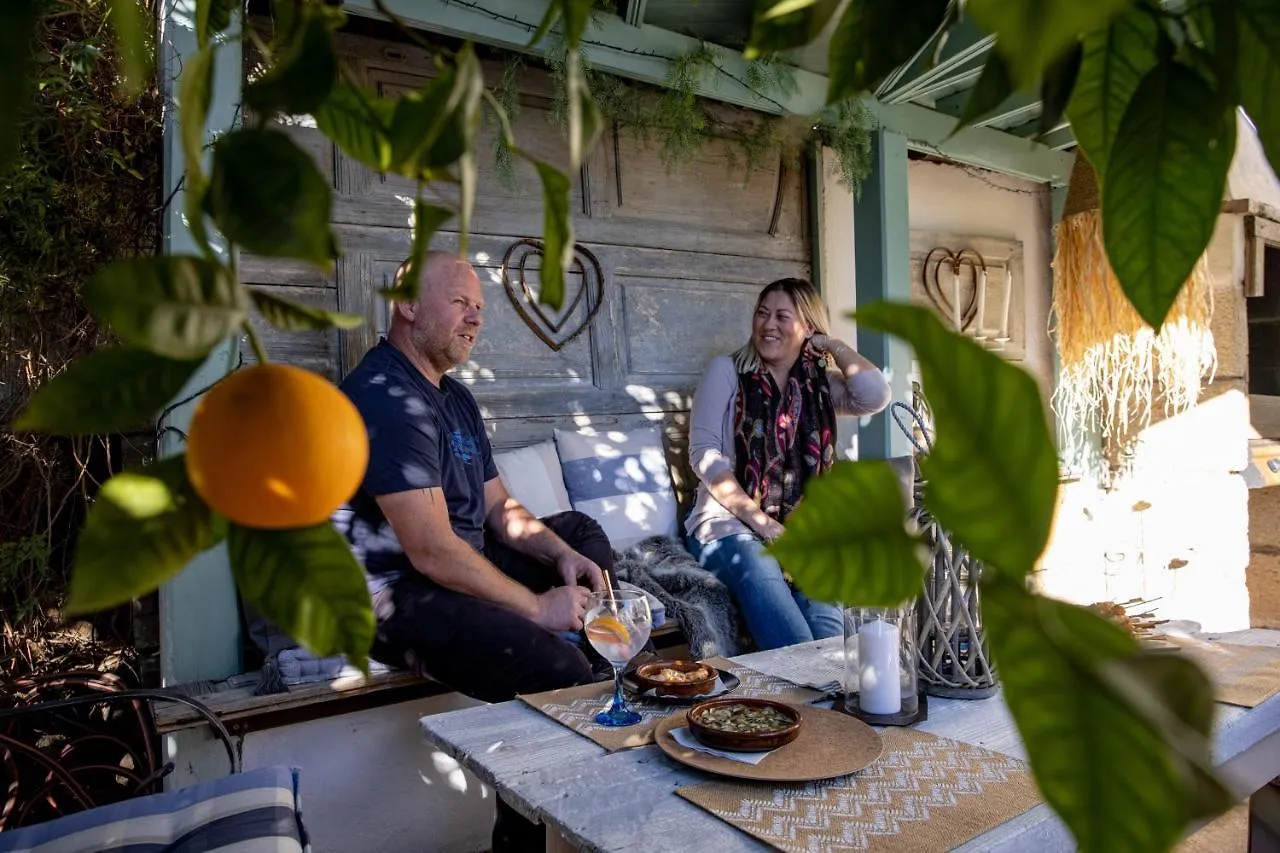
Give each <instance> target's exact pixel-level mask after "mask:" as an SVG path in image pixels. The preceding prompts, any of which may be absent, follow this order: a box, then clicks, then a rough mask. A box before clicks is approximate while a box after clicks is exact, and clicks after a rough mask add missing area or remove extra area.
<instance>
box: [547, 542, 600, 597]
mask: <svg viewBox="0 0 1280 853" xmlns="http://www.w3.org/2000/svg"><path fill="white" fill-rule="evenodd" d="M556 568H557V569H559V570H560V577H561V578H563V579H564V585H565V586H577V585H578V582H579V581H582V585H583V586H589V587H591V589H593V590H595V591H596V592H603V591H604V588H605V586H604V572H602V571H600V567H599V566H597V565H596V564H595V563H593V562H592V561H591V560H588V559H587V558H586V557H584V556H582V555H581V554H579V553H578V552H577V551H568V552H566V553H565V554H564V555H563V556H561V557H560V559H558V560H556Z"/></svg>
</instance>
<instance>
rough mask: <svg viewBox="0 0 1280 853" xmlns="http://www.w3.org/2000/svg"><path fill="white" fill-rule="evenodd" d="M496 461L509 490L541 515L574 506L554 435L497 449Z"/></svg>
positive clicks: (494, 460) (526, 505) (569, 508)
mask: <svg viewBox="0 0 1280 853" xmlns="http://www.w3.org/2000/svg"><path fill="white" fill-rule="evenodd" d="M493 462H494V464H495V465H497V466H498V475H499V477H501V478H502V485H504V486H506V487H507V492H508V493H509V494H510V495H511V497H513V498H515V499H516V500H518V501H520V503H522V504H524V506H525V509H527V510H529V512H531V513H533V514H534V515H536V516H537V517H539V518H546V517H547V516H548V515H555V514H556V513H558V512H568V511H569V510H571V509H573V505H572V504H571V503H569V493H568V492H567V491H566V490H565V487H564V476H563V475H562V474H561V473H560V457H558V456H557V455H556V443H555V442H554V441H552V440H551V439H547V440H546V441H543V442H539V443H538V444H533V445H530V446H529V447H521V448H519V449H518V450H508V451H506V452H505V453H495V454H494V455H493Z"/></svg>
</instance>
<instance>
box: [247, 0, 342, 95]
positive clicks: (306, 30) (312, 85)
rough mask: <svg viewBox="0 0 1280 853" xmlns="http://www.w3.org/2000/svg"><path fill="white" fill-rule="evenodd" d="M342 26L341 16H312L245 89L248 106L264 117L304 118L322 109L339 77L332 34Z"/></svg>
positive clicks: (311, 13) (317, 12)
mask: <svg viewBox="0 0 1280 853" xmlns="http://www.w3.org/2000/svg"><path fill="white" fill-rule="evenodd" d="M341 23H342V15H341V13H338V14H337V15H332V14H328V13H326V12H324V11H318V10H317V11H311V12H309V13H308V14H307V15H306V17H304V18H303V21H302V29H301V31H300V32H299V34H298V37H297V38H295V39H294V40H293V41H292V42H291V43H290V44H289V46H288V48H286V49H285V51H284V52H283V53H282V54H281V55H280V57H279V58H278V59H277V60H276V62H275V64H274V65H273V66H272V67H271V69H270V70H269V71H268V72H267V73H266V74H264V75H263V76H262V77H261V78H259V79H257V80H255V81H253V82H252V83H250V84H249V85H247V86H245V88H244V100H245V103H246V104H248V105H249V107H250V108H251V109H252V110H254V111H255V112H257V113H259V114H261V115H270V114H272V113H277V112H283V113H286V114H289V115H302V114H307V113H311V112H314V111H315V110H317V109H319V108H320V105H321V104H323V103H324V101H325V98H327V97H328V96H329V90H331V89H332V88H333V84H334V81H335V80H337V77H338V58H337V56H335V55H334V52H333V30H334V28H335V27H336V26H340V25H341Z"/></svg>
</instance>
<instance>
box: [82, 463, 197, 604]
mask: <svg viewBox="0 0 1280 853" xmlns="http://www.w3.org/2000/svg"><path fill="white" fill-rule="evenodd" d="M216 528H217V525H215V523H214V518H213V515H212V513H210V512H209V508H208V507H206V506H205V505H204V504H203V503H202V502H201V501H200V498H199V497H198V496H197V495H196V493H195V490H194V489H193V488H192V487H191V483H190V481H189V480H188V479H187V469H186V460H185V459H184V458H183V457H182V456H172V457H170V458H168V459H165V460H163V461H160V462H156V463H155V464H154V465H151V466H148V467H147V468H144V469H142V470H140V471H127V472H125V473H123V474H117V475H116V476H114V477H112V478H111V479H110V480H108V481H107V482H106V483H105V484H104V485H103V487H102V489H101V490H100V491H99V492H98V499H97V501H96V502H95V503H94V506H93V509H92V510H90V512H89V517H88V519H87V520H86V521H85V525H84V530H83V531H82V532H81V534H80V559H79V561H78V563H77V570H76V574H75V577H74V579H73V581H72V584H71V596H70V599H69V600H68V602H67V611H68V612H70V613H90V612H93V611H95V610H105V609H106V608H108V607H114V606H116V605H118V604H124V603H126V602H128V601H129V600H130V599H133V598H136V597H138V596H140V595H142V594H144V593H147V592H150V591H151V590H153V589H155V588H156V587H157V586H159V585H160V584H161V583H163V582H164V581H166V580H168V579H169V578H171V577H173V576H174V575H176V574H177V573H178V572H180V571H182V569H183V568H184V567H185V566H186V565H187V563H189V562H191V560H192V558H194V557H195V556H196V555H197V554H199V553H200V552H201V551H204V550H206V549H208V548H212V547H213V546H214V545H215V544H217V541H218V540H219V539H221V538H222V537H221V535H220V532H219V531H218V530H217V529H216Z"/></svg>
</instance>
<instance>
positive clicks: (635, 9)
mask: <svg viewBox="0 0 1280 853" xmlns="http://www.w3.org/2000/svg"><path fill="white" fill-rule="evenodd" d="M648 3H649V0H626V5H627V8H626V13H625V14H624V15H623V16H622V18H623V20H625V21H626V22H627V23H628V24H630V25H631V26H633V27H638V26H641V25H642V24H644V7H645V6H646V5H648Z"/></svg>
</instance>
